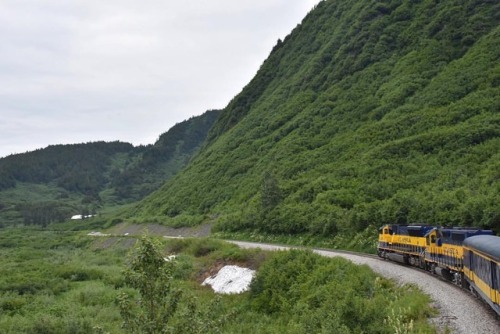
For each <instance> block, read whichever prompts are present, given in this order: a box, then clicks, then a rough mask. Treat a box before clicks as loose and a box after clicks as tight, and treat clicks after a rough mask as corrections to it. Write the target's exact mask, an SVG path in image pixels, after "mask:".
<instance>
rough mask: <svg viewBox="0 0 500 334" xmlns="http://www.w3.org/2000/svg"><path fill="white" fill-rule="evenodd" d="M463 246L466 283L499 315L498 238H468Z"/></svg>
mask: <svg viewBox="0 0 500 334" xmlns="http://www.w3.org/2000/svg"><path fill="white" fill-rule="evenodd" d="M463 246H464V247H463V248H464V269H463V272H464V277H465V280H466V282H467V283H468V284H469V285H470V289H471V291H473V292H475V293H476V294H478V295H479V296H480V297H481V298H483V299H484V300H485V301H486V302H487V303H488V304H490V306H491V307H492V308H493V310H495V312H496V313H497V314H498V315H500V237H495V236H491V235H479V236H475V237H470V238H467V239H465V241H464V244H463Z"/></svg>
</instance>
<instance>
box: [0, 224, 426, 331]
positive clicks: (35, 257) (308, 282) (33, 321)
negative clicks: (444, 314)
mask: <svg viewBox="0 0 500 334" xmlns="http://www.w3.org/2000/svg"><path fill="white" fill-rule="evenodd" d="M87 233H88V231H72V232H69V231H64V230H57V229H52V230H48V229H47V230H39V229H33V228H3V229H0V268H2V269H1V272H2V275H0V333H5V334H10V333H30V334H32V333H35V334H36V333H71V334H74V333H125V331H124V330H123V329H122V327H121V326H122V319H121V316H120V312H119V303H118V295H119V294H121V293H122V292H124V293H126V294H128V295H130V296H135V297H137V291H135V290H133V289H131V288H129V287H127V286H126V284H125V280H124V275H123V272H124V269H125V268H126V267H127V263H129V262H128V259H130V256H131V250H132V249H133V247H132V245H134V244H135V242H136V239H134V238H133V237H100V238H95V237H90V236H87ZM160 242H161V247H162V249H161V252H162V253H164V254H165V255H167V254H177V259H176V263H175V270H174V274H173V275H172V276H173V278H172V284H173V285H174V286H175V287H176V288H177V289H180V290H181V291H182V297H181V300H180V306H179V308H178V311H177V312H176V313H175V315H174V316H173V318H172V320H171V327H170V328H171V332H172V333H181V332H182V333H190V332H192V333H198V332H204V333H205V332H207V331H206V330H205V326H208V324H209V323H211V325H210V326H211V327H210V328H211V329H210V330H209V331H208V332H219V333H312V332H315V333H333V332H336V333H394V332H396V331H398V330H399V331H400V332H401V333H434V332H435V329H434V328H433V327H432V326H430V325H429V324H428V322H427V318H428V317H429V316H430V315H432V314H433V312H434V311H433V310H432V309H431V308H430V307H429V299H428V298H427V297H426V296H425V295H423V294H422V293H420V292H419V291H417V289H416V288H414V287H412V286H405V287H397V286H395V285H394V284H393V283H392V282H391V281H388V280H386V279H383V278H380V277H378V276H377V275H375V274H374V273H373V272H372V271H371V270H370V269H369V268H368V267H366V266H355V265H353V264H351V263H350V262H348V261H346V260H343V259H341V258H334V259H328V258H322V257H320V256H318V255H315V254H313V253H311V252H309V251H298V250H294V251H290V252H273V253H269V252H264V251H261V250H242V249H239V248H238V247H236V246H235V245H232V244H227V243H224V242H222V241H218V240H215V239H172V240H163V239H162V240H160ZM224 264H239V265H241V266H246V267H249V268H252V269H257V270H258V271H257V275H256V278H255V279H254V281H253V283H252V285H251V290H250V291H249V292H246V293H243V294H240V295H223V296H221V297H218V296H216V295H215V294H214V293H213V292H212V290H211V289H209V288H207V287H202V286H201V285H200V282H202V281H203V279H204V278H205V277H207V276H208V275H213V274H214V270H215V268H219V267H221V266H222V265H224ZM193 309H195V310H196V312H195V313H193V312H192V310H193ZM189 310H191V311H189ZM190 312H191V313H190ZM187 314H191V316H192V315H193V314H195V319H194V320H193V321H194V322H192V323H189V321H187V320H188V319H186V315H187ZM196 321H197V322H196ZM188 323H189V325H188ZM183 326H188V327H183Z"/></svg>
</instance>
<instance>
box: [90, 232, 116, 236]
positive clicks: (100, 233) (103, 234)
mask: <svg viewBox="0 0 500 334" xmlns="http://www.w3.org/2000/svg"><path fill="white" fill-rule="evenodd" d="M87 235H90V236H92V237H107V236H110V235H111V234H105V233H102V232H95V231H94V232H90V233H87Z"/></svg>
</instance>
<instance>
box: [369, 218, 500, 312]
mask: <svg viewBox="0 0 500 334" xmlns="http://www.w3.org/2000/svg"><path fill="white" fill-rule="evenodd" d="M377 253H378V256H379V257H381V258H384V259H388V260H392V261H396V262H400V263H404V264H407V265H411V266H415V267H419V268H421V269H425V270H427V271H430V272H432V273H434V274H437V275H440V276H442V277H444V278H445V279H446V280H449V281H451V282H453V283H454V284H456V285H458V286H460V287H462V288H464V289H467V290H470V291H471V292H472V293H473V294H475V295H476V296H478V297H480V298H482V299H483V300H484V301H485V302H486V303H487V304H488V305H489V306H490V307H491V308H492V309H493V310H494V311H495V312H496V313H497V314H498V315H499V316H500V237H498V236H495V235H494V233H493V231H492V230H484V229H478V228H472V227H436V226H431V225H400V224H386V225H383V226H382V227H381V228H380V229H379V238H378V247H377Z"/></svg>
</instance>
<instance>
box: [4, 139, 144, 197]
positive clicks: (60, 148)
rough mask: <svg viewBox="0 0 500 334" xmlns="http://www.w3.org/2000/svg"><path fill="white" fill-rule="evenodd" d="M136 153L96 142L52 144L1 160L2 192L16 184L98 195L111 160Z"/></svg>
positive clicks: (128, 147)
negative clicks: (48, 186) (50, 185)
mask: <svg viewBox="0 0 500 334" xmlns="http://www.w3.org/2000/svg"><path fill="white" fill-rule="evenodd" d="M118 153H125V154H129V153H132V154H134V153H135V151H134V147H133V146H132V145H131V144H128V143H122V142H111V143H106V142H94V143H86V144H74V145H53V146H49V147H47V148H45V149H39V150H36V151H33V152H28V153H25V154H16V155H11V156H8V157H6V158H3V159H0V174H1V175H2V177H1V178H0V179H1V180H2V182H0V190H4V189H8V188H11V187H14V186H15V183H16V182H26V183H39V184H40V183H49V182H53V183H55V184H56V185H57V186H58V187H61V188H63V189H66V190H68V191H73V192H80V193H83V194H97V193H98V192H99V191H100V190H102V189H103V188H104V187H105V185H106V182H107V181H108V179H107V178H106V173H107V169H108V168H109V166H110V164H111V163H112V160H111V158H112V157H113V156H114V155H116V154H118ZM5 180H7V181H5Z"/></svg>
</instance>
